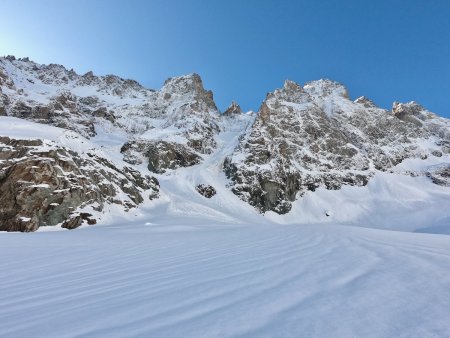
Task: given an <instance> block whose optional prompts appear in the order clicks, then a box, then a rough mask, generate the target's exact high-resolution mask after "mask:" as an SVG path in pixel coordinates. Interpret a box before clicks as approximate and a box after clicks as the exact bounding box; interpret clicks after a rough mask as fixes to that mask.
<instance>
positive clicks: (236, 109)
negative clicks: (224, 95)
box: [223, 101, 242, 116]
mask: <svg viewBox="0 0 450 338" xmlns="http://www.w3.org/2000/svg"><path fill="white" fill-rule="evenodd" d="M240 114H242V109H241V106H239V105H238V104H237V103H236V101H232V102H231V104H230V106H229V107H228V108H227V110H225V112H224V113H223V115H225V116H233V115H240Z"/></svg>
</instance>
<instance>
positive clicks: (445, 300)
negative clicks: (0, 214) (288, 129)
mask: <svg viewBox="0 0 450 338" xmlns="http://www.w3.org/2000/svg"><path fill="white" fill-rule="evenodd" d="M194 223H195V222H194V221H193V220H186V222H184V223H180V224H178V225H175V224H174V225H171V226H170V225H164V226H161V225H157V224H145V223H141V222H134V223H132V224H116V225H115V226H93V227H85V228H81V229H79V230H76V231H57V232H36V233H29V234H22V233H2V234H1V236H0V248H1V249H0V251H1V256H2V260H1V262H0V274H1V276H2V278H1V280H0V318H1V322H2V325H0V336H2V337H31V336H33V337H299V336H303V337H331V336H333V337H448V336H450V322H449V321H448V318H449V314H450V310H449V309H450V273H449V271H450V236H446V235H435V234H414V233H406V232H395V231H386V230H377V229H367V228H358V227H349V226H339V225H310V226H308V225H297V226H295V225H279V226H273V225H272V226H267V225H252V226H250V225H239V226H237V225H234V226H224V225H218V224H216V225H213V224H211V225H209V226H206V225H203V226H198V225H197V226H196V225H195V224H194Z"/></svg>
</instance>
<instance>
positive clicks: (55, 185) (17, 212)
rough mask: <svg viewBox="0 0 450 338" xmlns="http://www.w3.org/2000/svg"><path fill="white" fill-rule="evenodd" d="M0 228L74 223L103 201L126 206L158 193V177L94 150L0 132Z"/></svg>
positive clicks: (25, 228) (87, 218)
mask: <svg viewBox="0 0 450 338" xmlns="http://www.w3.org/2000/svg"><path fill="white" fill-rule="evenodd" d="M0 160H1V161H0V230H1V231H35V230H36V229H38V228H39V227H41V226H51V225H56V224H62V227H66V228H70V229H72V228H75V227H77V226H79V225H81V224H82V222H83V221H86V222H87V223H88V224H93V223H95V222H96V220H95V218H93V217H92V215H88V214H87V213H85V212H81V213H80V212H79V210H81V209H86V208H90V209H92V210H93V211H97V212H99V211H102V210H103V207H104V205H105V204H118V205H121V207H122V208H123V209H124V210H129V209H130V208H133V207H136V206H137V205H138V204H140V203H142V202H143V201H144V198H150V199H154V198H156V197H157V196H158V194H159V184H158V181H157V180H156V179H155V178H153V177H150V176H142V175H141V174H140V173H139V172H138V171H136V170H134V169H132V168H130V167H123V168H118V167H116V166H115V165H114V164H113V163H112V162H111V161H109V160H107V159H105V158H101V157H99V156H97V155H95V154H86V155H85V156H80V154H78V153H76V152H74V151H72V150H70V149H67V148H64V147H60V146H58V145H57V144H54V143H53V142H49V141H45V142H44V141H42V140H20V139H13V138H9V137H0Z"/></svg>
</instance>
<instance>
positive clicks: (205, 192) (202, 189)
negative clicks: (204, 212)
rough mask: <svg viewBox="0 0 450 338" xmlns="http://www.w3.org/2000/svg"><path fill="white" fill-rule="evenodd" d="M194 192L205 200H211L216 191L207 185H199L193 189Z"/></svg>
mask: <svg viewBox="0 0 450 338" xmlns="http://www.w3.org/2000/svg"><path fill="white" fill-rule="evenodd" d="M195 190H197V192H198V193H199V194H200V195H202V196H204V197H206V198H211V197H213V196H214V195H215V194H216V189H214V187H213V186H211V185H209V184H199V185H197V186H196V187H195Z"/></svg>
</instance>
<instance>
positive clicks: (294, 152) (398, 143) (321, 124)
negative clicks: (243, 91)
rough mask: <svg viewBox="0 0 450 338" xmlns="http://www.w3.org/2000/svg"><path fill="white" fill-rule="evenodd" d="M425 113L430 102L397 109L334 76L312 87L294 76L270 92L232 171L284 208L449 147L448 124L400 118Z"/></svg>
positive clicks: (247, 192)
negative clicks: (360, 94)
mask: <svg viewBox="0 0 450 338" xmlns="http://www.w3.org/2000/svg"><path fill="white" fill-rule="evenodd" d="M419 113H420V116H422V115H423V114H424V113H423V109H422V110H420V109H417V110H416V108H414V109H412V111H411V110H408V112H406V113H400V110H399V109H397V110H396V111H394V113H392V112H389V111H386V110H383V109H380V108H377V107H376V106H375V105H374V104H373V102H371V101H370V100H368V99H367V98H359V99H357V100H356V101H355V102H353V101H351V100H350V99H349V97H348V93H347V90H346V89H345V87H344V86H342V85H340V84H338V83H336V82H333V81H329V80H319V81H315V82H311V83H308V84H306V85H305V86H304V87H301V86H300V85H298V84H296V83H294V82H292V81H286V83H285V85H284V87H283V88H282V89H278V90H276V91H275V92H273V93H269V94H268V96H267V98H266V100H265V101H264V102H263V104H262V106H261V108H260V110H259V115H258V117H257V118H256V120H255V122H254V124H253V126H252V128H251V129H250V130H249V131H248V132H247V133H246V134H245V135H244V136H243V137H242V139H241V142H240V143H239V145H238V146H237V147H236V149H235V150H234V152H233V154H232V155H231V156H229V157H228V158H227V160H226V161H225V163H224V170H225V173H226V175H227V176H228V177H229V178H230V179H231V184H230V187H231V189H232V191H233V192H234V193H235V194H236V195H238V196H239V197H240V198H241V199H243V200H244V201H246V202H248V203H250V204H251V205H253V206H255V207H256V208H258V209H259V210H260V211H261V212H265V211H269V210H271V211H275V212H277V213H280V214H283V213H286V212H289V210H290V209H291V202H292V201H294V200H295V199H296V198H297V197H298V196H301V195H302V194H304V193H305V192H306V191H308V190H310V191H314V190H315V189H316V188H318V187H320V186H324V187H326V188H327V189H339V188H340V187H341V186H342V185H357V186H363V185H366V184H367V182H368V181H369V179H370V177H371V176H372V175H373V174H374V172H375V170H383V171H385V170H387V169H389V168H390V167H392V166H394V165H396V164H398V163H400V162H401V161H403V160H404V159H405V158H410V157H419V158H426V157H427V156H429V155H430V154H432V153H433V152H434V153H435V154H437V153H438V152H442V151H444V146H446V144H447V143H446V142H447V141H446V139H447V138H446V136H445V135H446V134H445V131H444V130H446V131H448V128H447V127H446V125H445V124H443V123H439V126H441V127H442V129H444V130H437V129H436V128H433V127H431V126H430V127H427V128H423V127H422V125H419V124H418V123H416V122H414V121H409V120H404V119H400V117H401V116H402V117H404V116H405V115H407V114H412V115H414V116H416V115H417V114H419ZM427 118H431V117H428V116H427V117H424V119H427ZM427 125H428V126H429V125H430V123H428V122H427ZM423 140H428V141H431V143H430V142H422V141H423Z"/></svg>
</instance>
